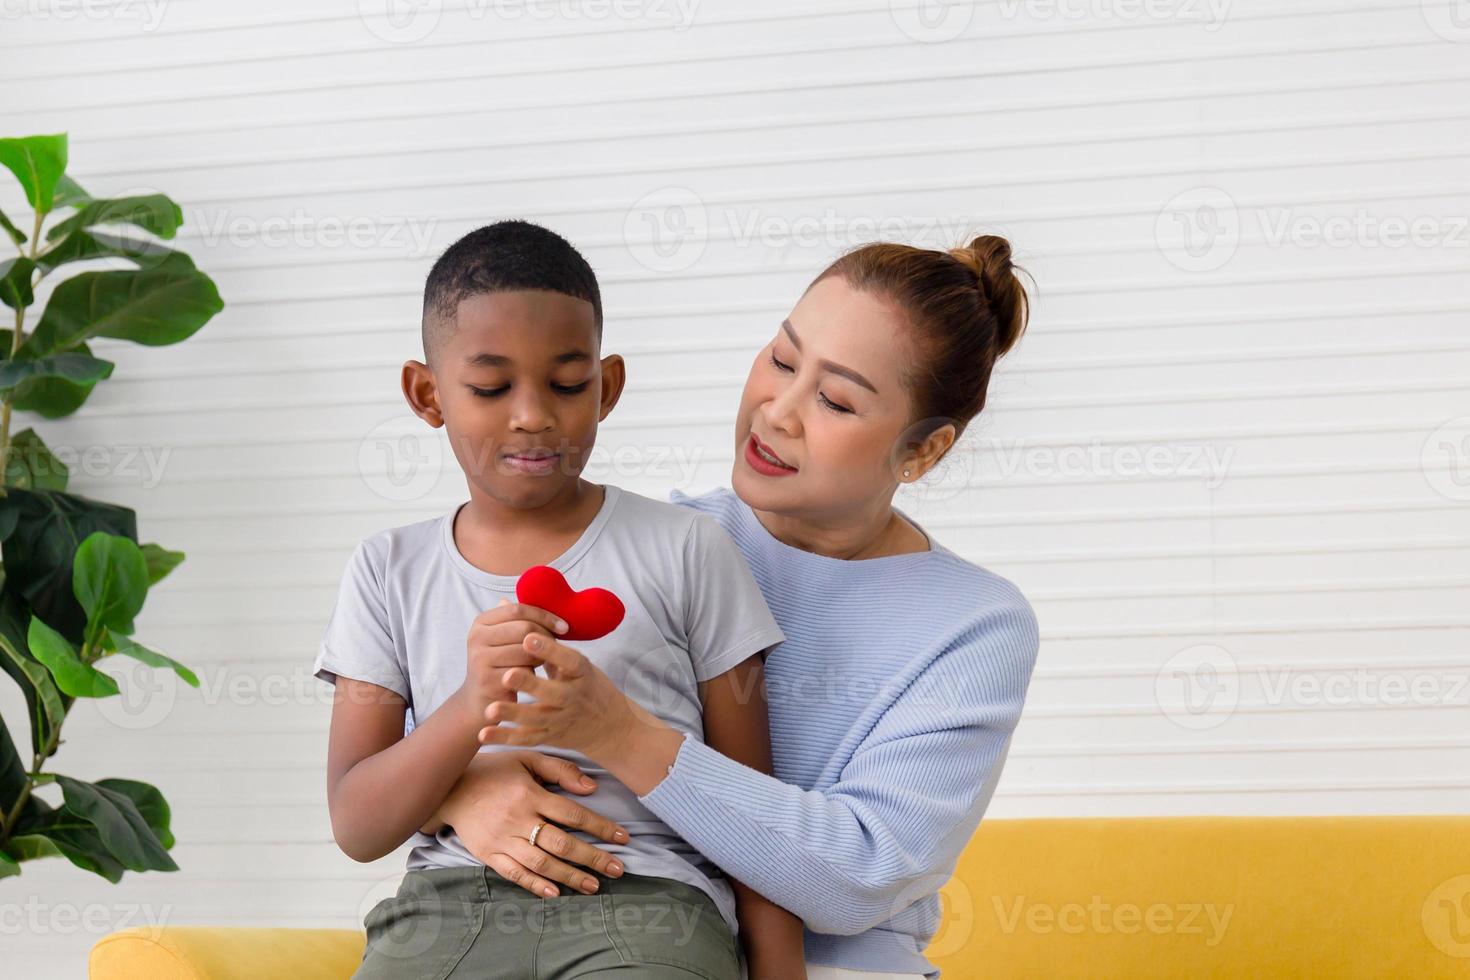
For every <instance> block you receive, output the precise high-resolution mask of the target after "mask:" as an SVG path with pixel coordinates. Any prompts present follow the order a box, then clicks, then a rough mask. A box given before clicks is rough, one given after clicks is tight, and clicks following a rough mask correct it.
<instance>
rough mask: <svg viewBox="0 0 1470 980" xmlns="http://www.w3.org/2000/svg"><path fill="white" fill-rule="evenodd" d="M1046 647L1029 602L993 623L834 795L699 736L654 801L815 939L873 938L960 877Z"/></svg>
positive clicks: (868, 745)
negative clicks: (957, 868) (741, 759)
mask: <svg viewBox="0 0 1470 980" xmlns="http://www.w3.org/2000/svg"><path fill="white" fill-rule="evenodd" d="M1038 647H1039V633H1038V629H1037V624H1036V617H1035V615H1034V614H1033V612H1032V610H1031V607H1030V605H1029V604H1028V603H1026V601H1025V600H1024V599H1020V600H1019V602H1018V603H1015V604H1006V605H1003V606H998V607H996V608H993V609H991V610H989V611H987V612H986V613H984V614H983V615H982V616H981V617H980V618H979V620H978V621H977V622H976V623H975V624H974V627H973V628H972V629H970V630H967V631H966V632H965V634H964V635H963V636H962V637H961V638H960V639H959V640H957V641H956V642H955V643H953V644H952V645H950V646H949V647H948V648H947V649H946V650H945V651H944V652H943V653H941V654H939V655H937V656H936V657H934V659H933V660H932V661H931V662H930V664H929V665H928V666H927V667H926V668H925V669H924V670H923V671H922V672H921V673H919V674H918V676H917V677H915V678H914V681H913V683H911V684H910V685H909V686H908V687H907V688H906V689H905V690H904V691H903V693H902V694H901V695H900V696H899V697H898V698H897V699H896V700H895V701H894V702H893V704H891V705H890V706H889V708H888V709H887V711H885V712H884V714H883V715H882V716H881V717H880V718H879V719H878V721H877V723H876V724H875V725H874V726H873V728H872V729H871V731H870V732H869V734H868V736H867V737H866V738H864V739H863V741H862V743H861V744H860V745H859V746H858V747H857V749H856V751H855V752H854V753H853V755H852V757H851V759H850V761H849V762H848V763H847V765H846V766H844V767H843V769H842V771H841V773H840V774H839V775H838V777H837V779H836V780H835V782H834V783H833V784H832V785H831V786H829V787H827V788H825V789H822V790H804V789H802V788H800V787H798V786H793V785H790V784H788V783H784V782H782V781H781V780H779V779H776V778H774V777H772V776H768V775H766V774H764V773H761V772H758V771H756V770H754V769H751V768H749V767H748V766H745V765H742V764H741V763H738V762H736V761H734V760H733V759H730V758H727V757H726V756H723V755H721V754H720V753H719V752H717V751H715V750H714V749H712V748H710V747H709V746H707V745H705V744H704V743H702V742H700V741H698V740H696V739H691V738H687V737H686V738H685V739H684V742H683V744H682V745H681V746H680V749H679V753H678V756H677V757H676V758H675V761H674V764H673V765H672V766H671V767H670V768H669V774H668V775H667V776H666V777H665V778H664V779H663V780H662V781H661V782H660V783H659V784H658V785H657V786H655V787H654V788H653V789H652V790H650V791H649V792H648V793H647V794H646V795H645V796H642V797H640V799H641V800H642V801H643V803H644V804H645V805H646V806H647V807H648V808H649V809H650V810H652V811H653V812H654V813H655V814H657V815H658V816H659V817H660V818H662V819H663V820H664V822H665V823H667V824H668V825H669V826H671V827H672V828H674V830H675V831H677V832H678V833H679V834H680V835H681V836H683V837H684V839H685V840H687V841H688V842H689V843H690V844H692V845H694V846H695V847H696V848H698V849H699V850H700V851H701V852H702V853H704V855H705V856H706V857H708V858H709V859H710V860H712V861H714V862H715V863H716V864H718V865H719V866H720V867H721V868H723V869H724V870H725V872H726V873H727V874H730V875H732V876H734V877H735V878H738V879H739V880H740V881H742V882H744V883H745V884H746V885H748V886H750V887H751V888H753V889H755V890H756V891H758V892H760V893H761V894H762V895H765V896H766V897H767V898H769V899H771V900H772V901H774V902H776V903H777V904H778V905H781V906H783V907H784V908H786V909H788V910H790V911H791V912H794V913H795V914H797V915H799V916H800V917H801V918H802V919H803V920H805V922H806V924H807V928H809V929H811V930H812V931H813V932H821V933H837V934H844V935H853V934H856V933H859V932H865V931H867V930H868V929H871V928H873V927H874V926H876V925H878V924H880V923H882V922H886V921H887V920H888V919H890V918H892V917H893V916H894V915H896V914H897V913H899V912H900V911H902V910H903V909H904V908H906V907H907V906H908V905H910V904H912V903H913V902H915V901H917V900H919V899H920V898H923V897H924V896H925V895H928V894H930V893H932V892H934V891H937V890H938V889H939V887H940V886H941V885H942V884H943V883H944V880H945V879H946V878H947V877H948V875H949V873H950V872H952V871H953V868H954V865H955V862H956V861H957V860H958V858H959V854H960V852H961V851H962V850H963V849H964V847H965V845H966V843H968V841H969V839H970V837H971V836H972V835H973V833H974V831H975V828H976V826H977V825H978V824H979V822H980V818H981V816H982V815H983V814H984V811H985V808H986V806H987V805H988V804H989V800H990V797H991V795H992V793H993V792H994V789H995V784H996V782H997V780H998V779H999V776H1000V767H1001V765H1002V764H1003V761H1004V757H1005V754H1006V751H1007V749H1008V747H1009V742H1010V736H1011V733H1012V732H1013V731H1014V729H1015V727H1016V723H1017V722H1018V720H1019V719H1020V715H1021V708H1022V704H1023V702H1024V700H1025V695H1026V689H1027V687H1028V685H1029V683H1030V677H1031V671H1032V668H1033V667H1034V666H1035V663H1036V656H1037V651H1038Z"/></svg>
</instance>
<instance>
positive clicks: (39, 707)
mask: <svg viewBox="0 0 1470 980" xmlns="http://www.w3.org/2000/svg"><path fill="white" fill-rule="evenodd" d="M0 657H3V658H4V660H5V661H6V663H8V664H9V665H11V666H12V667H14V668H15V671H16V672H19V674H20V675H21V676H22V677H23V678H24V681H25V683H24V685H23V686H28V687H30V688H31V690H33V691H34V692H35V703H34V707H31V727H32V730H33V731H40V732H41V733H42V738H41V739H40V740H36V739H34V738H33V739H32V741H33V742H39V743H44V741H45V740H46V739H48V738H49V737H50V733H51V732H53V731H55V730H56V729H57V728H58V727H59V726H60V725H61V722H62V719H64V718H65V717H66V708H65V706H63V705H62V703H61V694H60V692H58V691H57V689H56V685H55V683H53V682H52V680H51V675H50V674H49V673H47V672H46V668H44V667H42V666H41V665H40V664H39V663H37V662H36V661H35V660H33V659H31V658H30V657H28V656H26V655H25V654H24V653H22V652H21V651H20V650H19V649H18V648H17V647H16V646H15V644H13V643H11V642H10V640H9V638H7V637H6V636H5V635H4V634H0ZM6 673H8V674H10V676H11V677H15V676H16V673H15V672H12V671H10V670H7V671H6ZM27 702H28V707H30V704H29V702H30V699H27ZM35 750H36V754H37V755H39V754H40V752H41V745H40V744H36V747H35Z"/></svg>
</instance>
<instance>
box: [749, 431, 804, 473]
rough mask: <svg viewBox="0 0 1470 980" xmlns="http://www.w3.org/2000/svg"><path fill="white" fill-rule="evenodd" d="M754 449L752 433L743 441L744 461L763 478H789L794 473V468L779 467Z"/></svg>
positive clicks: (753, 435)
mask: <svg viewBox="0 0 1470 980" xmlns="http://www.w3.org/2000/svg"><path fill="white" fill-rule="evenodd" d="M755 447H756V436H755V433H753V432H752V433H751V435H750V438H749V439H747V440H745V461H746V462H747V463H749V464H750V468H751V469H753V470H755V471H756V472H757V473H760V474H762V475H764V476H791V475H792V474H793V473H795V472H796V468H795V467H791V466H781V465H778V464H776V463H773V462H771V461H770V460H768V459H766V458H765V457H764V456H762V455H761V454H760V452H759V451H758V450H757V449H756V448H755Z"/></svg>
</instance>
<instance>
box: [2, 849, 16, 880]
mask: <svg viewBox="0 0 1470 980" xmlns="http://www.w3.org/2000/svg"><path fill="white" fill-rule="evenodd" d="M18 874H20V865H19V864H18V863H17V862H16V860H15V858H13V857H11V856H10V855H9V854H6V853H5V852H4V851H0V878H9V877H10V876H11V875H18Z"/></svg>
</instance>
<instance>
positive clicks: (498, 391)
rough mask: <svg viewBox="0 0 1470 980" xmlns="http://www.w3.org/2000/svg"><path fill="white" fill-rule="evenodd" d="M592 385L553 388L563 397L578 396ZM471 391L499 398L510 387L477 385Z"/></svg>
mask: <svg viewBox="0 0 1470 980" xmlns="http://www.w3.org/2000/svg"><path fill="white" fill-rule="evenodd" d="M591 383H592V382H590V381H583V382H582V383H581V384H578V385H559V384H553V385H552V386H551V387H552V388H554V389H555V390H557V391H558V392H560V393H561V394H563V395H576V394H580V393H581V392H583V391H586V390H587V386H588V385H590V384H591ZM469 389H470V391H472V392H473V393H474V394H476V395H477V396H479V397H480V398H498V397H499V396H501V395H503V394H505V393H506V392H507V391H509V390H510V385H501V386H500V387H499V388H480V387H478V386H476V385H470V386H469Z"/></svg>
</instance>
